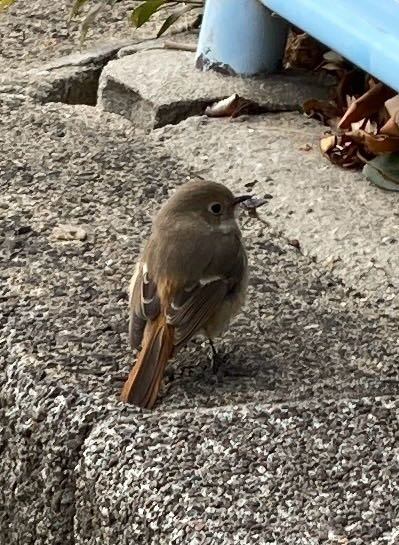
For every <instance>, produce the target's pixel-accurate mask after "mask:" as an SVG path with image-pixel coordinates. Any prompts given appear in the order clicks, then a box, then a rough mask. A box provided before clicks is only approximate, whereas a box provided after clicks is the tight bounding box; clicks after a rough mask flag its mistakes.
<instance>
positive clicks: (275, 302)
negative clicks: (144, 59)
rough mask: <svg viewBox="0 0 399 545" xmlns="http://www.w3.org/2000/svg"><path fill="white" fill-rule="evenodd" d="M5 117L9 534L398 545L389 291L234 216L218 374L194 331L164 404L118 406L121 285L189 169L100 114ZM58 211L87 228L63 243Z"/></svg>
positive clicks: (2, 291) (4, 438)
mask: <svg viewBox="0 0 399 545" xmlns="http://www.w3.org/2000/svg"><path fill="white" fill-rule="evenodd" d="M0 120H1V133H2V134H5V135H7V141H3V140H2V141H0V184H1V189H2V192H1V197H0V245H1V250H0V251H1V259H2V262H3V265H2V267H1V268H0V279H1V282H0V297H1V301H2V310H1V314H0V320H1V326H2V332H3V341H2V342H1V343H0V424H1V426H0V451H1V456H0V505H2V506H5V508H4V507H3V509H2V510H0V536H1V539H2V540H3V541H4V543H7V544H8V545H20V544H21V543H23V544H24V545H34V544H35V545H37V544H38V543H40V545H42V544H43V545H54V544H61V543H62V544H63V545H72V544H77V545H83V544H86V545H87V544H90V545H91V544H92V545H94V544H95V543H98V542H101V543H103V544H104V545H116V544H118V545H119V544H122V545H124V544H128V543H129V544H130V543H132V542H135V541H140V542H143V543H148V544H150V543H154V542H155V541H156V542H159V543H161V544H165V545H166V544H167V543H170V542H171V541H173V540H174V541H175V542H176V543H199V542H201V543H204V544H209V545H211V544H212V543H214V542H215V539H217V541H218V543H230V542H231V543H234V542H236V541H237V540H238V539H239V541H240V543H243V544H245V545H246V544H251V545H252V544H253V543H254V542H256V543H258V542H259V543H262V542H265V543H267V540H269V542H273V541H271V540H274V541H277V542H280V543H290V544H291V543H301V542H304V543H311V542H312V540H313V541H314V542H315V543H317V542H318V541H321V540H324V542H325V543H331V544H333V543H339V540H341V541H342V540H343V542H345V540H347V542H351V541H352V542H354V543H356V542H358V543H362V542H364V543H376V544H377V543H384V544H385V543H390V541H389V540H390V539H391V538H392V536H395V535H397V531H398V525H397V519H396V513H397V501H398V500H397V498H398V497H399V495H398V493H397V488H398V482H397V476H396V475H397V473H395V472H394V471H393V470H392V468H393V467H394V460H395V448H396V437H397V435H398V433H399V429H398V401H397V394H398V391H399V390H398V384H399V382H398V380H399V377H398V371H397V363H396V362H397V361H398V359H399V345H398V343H397V319H396V317H394V318H392V317H391V316H390V315H389V313H387V312H386V307H385V305H384V304H383V303H381V304H380V305H377V304H374V303H373V302H371V301H370V300H368V298H367V297H366V298H362V295H361V294H360V293H359V292H358V291H355V290H350V289H347V288H345V287H344V286H343V285H342V283H341V282H340V281H339V280H338V279H337V278H336V277H335V276H334V275H332V274H330V272H328V271H326V269H325V267H322V266H320V265H319V264H317V263H314V261H313V260H312V259H311V258H310V257H308V256H304V255H301V253H300V252H298V250H297V249H296V248H295V247H294V246H292V245H290V244H289V243H288V242H287V240H286V238H285V237H284V236H282V235H278V234H273V232H270V231H269V230H268V229H267V228H266V227H265V226H264V224H262V223H259V222H257V221H255V220H250V221H246V222H245V221H243V233H244V238H245V243H246V246H247V248H248V253H249V258H250V265H251V275H250V276H251V281H250V288H249V294H248V304H247V306H246V308H245V310H244V312H243V313H242V314H241V315H240V316H239V317H238V318H237V320H236V322H235V324H234V325H233V326H232V328H231V329H230V331H229V332H228V333H227V334H226V336H225V337H224V339H223V342H222V343H221V347H222V348H223V349H224V350H225V351H228V352H231V353H232V354H231V361H230V364H229V365H228V366H225V368H224V369H222V371H223V373H222V376H221V378H220V379H219V380H218V381H216V380H215V378H214V377H213V376H212V375H211V374H210V373H209V367H208V362H207V358H206V351H205V349H204V347H203V346H201V344H199V342H193V343H191V344H190V346H189V347H187V349H185V350H183V351H182V352H181V353H180V354H179V355H178V356H177V357H176V359H175V360H174V362H173V364H172V365H171V369H170V373H169V377H168V384H167V388H166V390H165V391H164V394H163V396H162V398H161V399H160V401H159V403H158V405H157V407H156V409H155V410H154V412H151V413H145V412H141V411H139V410H137V409H136V408H134V407H125V406H122V405H121V404H120V403H119V402H118V401H117V397H116V396H117V393H118V391H119V388H120V386H121V384H122V382H123V379H124V377H125V376H126V373H127V371H128V369H129V366H130V364H131V361H132V354H131V353H130V351H129V350H128V347H127V320H126V316H127V308H126V307H127V297H126V287H127V283H128V279H129V276H130V274H131V272H132V269H133V265H134V262H135V259H136V257H137V253H138V251H139V247H140V245H141V243H142V240H143V237H145V236H147V235H148V233H149V229H150V216H151V214H152V213H153V212H154V211H155V210H156V208H157V207H158V206H159V204H160V202H161V201H162V200H163V199H164V198H166V196H167V194H168V192H169V191H172V190H173V188H174V187H175V186H176V185H178V184H180V183H183V182H184V181H186V180H187V179H189V178H190V176H191V175H190V173H189V171H188V170H187V168H186V167H184V166H183V164H182V163H181V162H179V161H178V160H177V159H173V158H171V157H170V153H169V152H168V151H167V146H166V141H163V142H162V141H161V140H158V141H154V140H153V138H152V137H145V136H143V135H142V134H140V133H139V132H137V131H136V130H135V129H134V128H133V127H132V126H131V124H130V123H129V122H128V121H127V120H125V119H123V118H121V117H120V116H115V115H111V114H107V113H106V112H102V111H99V110H96V109H94V108H90V107H86V106H66V105H60V104H48V105H45V106H39V105H34V104H32V103H29V102H27V101H21V102H13V103H12V105H11V107H10V104H9V102H8V101H2V100H0ZM164 136H165V138H166V132H165V135H164ZM199 136H201V138H202V137H203V135H202V133H201V131H200V130H199V131H198V136H197V138H198V137H199ZM226 136H227V134H226ZM248 140H249V139H248ZM244 181H246V180H242V181H241V182H240V188H243V186H244V183H243V182H244ZM228 185H229V186H230V187H233V186H235V187H238V186H237V181H236V180H233V178H232V179H231V180H229V182H228ZM66 224H68V225H75V226H76V227H77V230H78V229H80V230H83V231H84V232H85V234H86V236H85V237H80V238H81V239H83V240H80V238H79V237H77V238H73V239H72V240H61V239H59V238H57V237H54V229H55V228H57V227H60V226H62V225H66ZM380 396H386V397H384V398H381V397H380ZM388 483H389V485H388ZM365 514H367V516H365ZM395 532H396V533H395ZM215 536H217V538H215ZM270 536H271V537H270ZM269 537H270V539H269ZM392 539H394V538H392ZM392 539H391V541H392ZM234 540H236V541H234ZM373 540H374V541H373ZM392 543H394V541H392Z"/></svg>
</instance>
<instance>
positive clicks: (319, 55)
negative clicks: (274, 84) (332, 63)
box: [283, 30, 327, 70]
mask: <svg viewBox="0 0 399 545" xmlns="http://www.w3.org/2000/svg"><path fill="white" fill-rule="evenodd" d="M326 49H327V48H326V46H324V45H323V44H321V43H320V42H318V41H317V40H315V38H313V37H312V36H309V34H307V33H306V32H303V31H301V32H299V33H296V32H294V31H292V30H291V31H290V32H289V34H288V38H287V44H286V47H285V53H284V59H283V66H284V67H285V68H289V67H296V68H303V69H307V70H314V69H315V68H316V67H317V66H319V65H320V63H321V62H322V61H323V54H324V53H325V51H326Z"/></svg>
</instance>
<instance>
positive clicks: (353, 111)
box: [338, 83, 395, 129]
mask: <svg viewBox="0 0 399 545" xmlns="http://www.w3.org/2000/svg"><path fill="white" fill-rule="evenodd" d="M394 94H395V92H394V91H393V90H392V89H390V88H389V87H387V86H386V85H384V84H383V83H378V84H377V85H375V86H374V87H372V88H371V89H369V90H368V91H366V92H365V93H364V94H363V95H362V96H361V97H359V98H358V99H356V100H355V101H354V102H352V103H351V104H350V106H349V108H348V109H347V111H346V112H345V114H344V115H343V117H342V119H341V121H340V122H339V123H338V127H339V128H340V129H349V127H350V126H351V124H352V123H354V122H356V121H360V120H361V119H364V118H369V117H370V116H371V115H373V114H375V113H376V112H378V110H379V109H380V108H382V107H384V103H385V101H386V100H388V99H389V98H391V97H392V96H393V95H394Z"/></svg>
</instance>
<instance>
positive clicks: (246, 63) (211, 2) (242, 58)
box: [196, 0, 288, 75]
mask: <svg viewBox="0 0 399 545" xmlns="http://www.w3.org/2000/svg"><path fill="white" fill-rule="evenodd" d="M287 27H288V25H287V23H286V22H285V21H284V20H282V19H281V18H279V17H274V16H272V14H271V12H270V10H268V9H267V8H265V7H264V6H263V5H262V4H261V3H260V2H259V1H258V0H207V1H206V4H205V10H204V17H203V20H202V27H201V32H200V36H199V41H198V48H197V63H196V64H197V67H199V68H202V69H204V70H206V69H209V68H214V69H219V70H221V71H223V72H227V73H231V74H234V73H236V74H241V75H253V74H257V73H260V72H273V71H275V70H276V69H277V68H278V67H279V65H280V63H281V60H282V56H283V53H284V45H285V41H286V37H287V30H288V28H287Z"/></svg>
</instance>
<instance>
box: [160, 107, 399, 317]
mask: <svg viewBox="0 0 399 545" xmlns="http://www.w3.org/2000/svg"><path fill="white" fill-rule="evenodd" d="M322 131H323V127H321V126H320V125H319V124H318V123H317V122H314V121H312V120H309V119H307V118H306V117H304V116H302V115H300V114H295V113H291V114H273V115H264V116H253V117H243V118H238V119H237V120H236V121H234V122H231V121H230V120H229V119H209V118H207V117H196V118H190V119H187V120H186V121H184V122H182V123H180V124H179V125H177V126H167V127H164V128H162V129H159V130H157V131H155V132H154V133H153V137H154V138H155V139H156V140H160V141H161V142H162V143H163V144H164V145H165V146H166V147H167V148H168V149H169V151H170V153H171V154H173V155H174V156H175V157H177V158H179V159H181V160H183V161H184V162H185V164H186V165H187V166H190V167H191V168H193V169H194V171H195V172H198V173H199V174H201V176H203V177H205V178H207V179H212V180H217V181H220V182H224V183H227V184H230V185H231V186H233V187H234V188H240V189H242V187H243V186H244V185H245V184H246V183H250V184H252V183H254V182H256V183H255V185H254V186H253V187H252V189H251V190H252V191H254V192H255V193H257V194H259V195H262V194H263V193H268V194H271V195H273V199H271V200H270V201H269V203H268V204H267V205H266V206H265V207H264V208H263V209H260V215H261V217H263V218H264V219H265V220H267V221H268V222H269V223H270V225H271V226H272V227H273V229H274V230H276V231H282V232H283V233H284V234H285V235H286V236H287V237H288V238H292V239H297V240H298V241H299V242H300V245H301V248H302V251H303V252H304V253H305V254H307V255H309V256H313V257H314V258H315V259H316V260H317V261H318V262H319V263H320V265H321V268H322V269H328V270H331V271H333V272H334V274H336V275H337V276H338V277H339V278H341V279H342V281H343V282H344V283H345V285H347V286H350V287H354V288H355V289H358V290H360V291H362V292H364V294H365V295H366V296H367V297H370V298H373V299H375V300H379V302H380V304H386V305H387V306H390V307H391V310H392V312H393V314H395V313H397V309H398V306H399V295H398V293H399V282H398V277H397V276H398V275H397V271H398V269H399V251H398V245H399V201H398V196H397V194H395V193H389V192H384V191H381V190H380V189H378V188H376V187H375V186H373V185H371V184H370V183H369V182H368V181H366V180H365V179H364V178H363V177H362V175H361V174H360V173H358V172H352V171H347V170H341V169H339V168H337V167H335V166H333V165H331V164H330V163H329V162H328V161H327V160H324V159H323V158H322V157H321V155H320V152H319V147H318V140H319V136H320V134H321V133H322Z"/></svg>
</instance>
